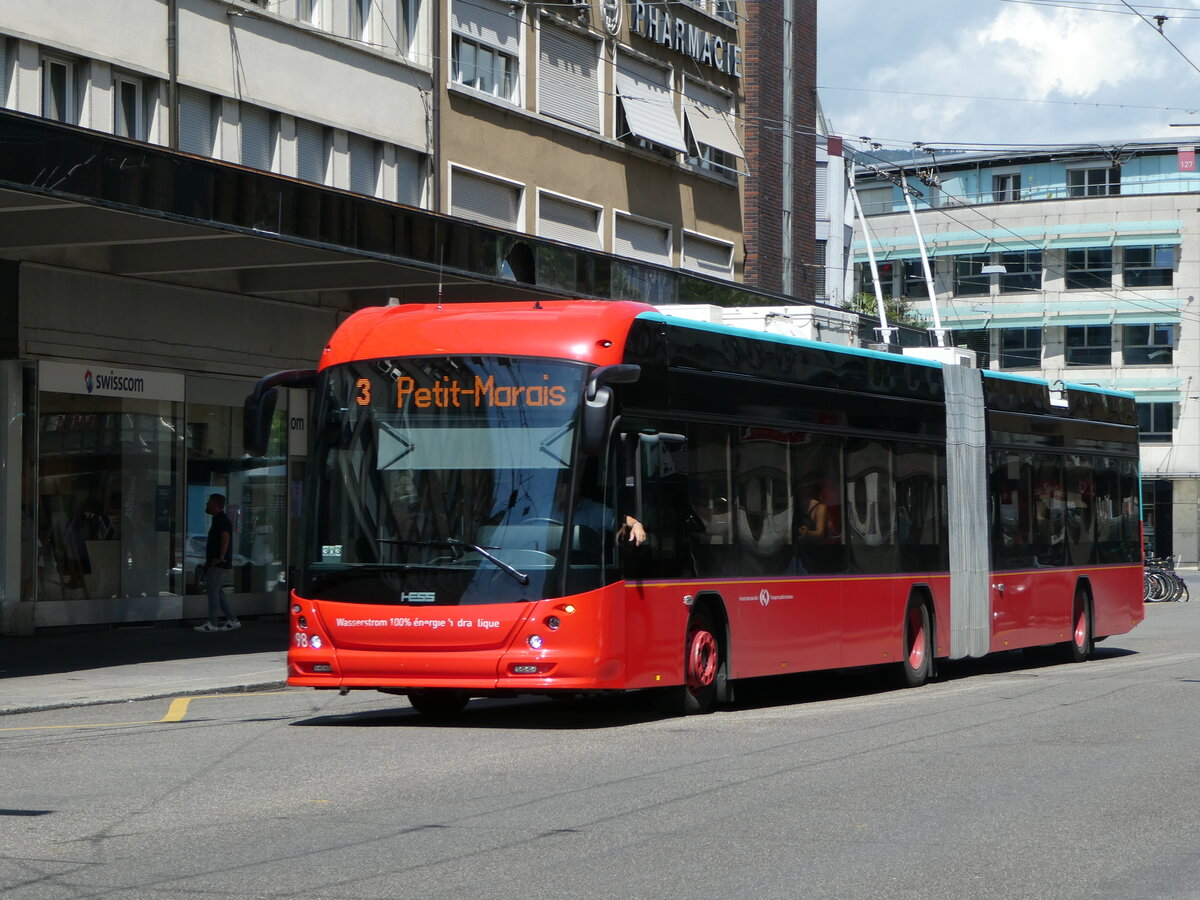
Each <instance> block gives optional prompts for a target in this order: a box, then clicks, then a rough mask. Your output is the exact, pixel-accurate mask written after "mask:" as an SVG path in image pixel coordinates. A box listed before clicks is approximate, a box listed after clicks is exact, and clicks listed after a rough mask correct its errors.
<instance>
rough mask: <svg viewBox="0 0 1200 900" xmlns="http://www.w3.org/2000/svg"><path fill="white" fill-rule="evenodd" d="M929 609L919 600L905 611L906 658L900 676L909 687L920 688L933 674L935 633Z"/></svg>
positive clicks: (909, 605) (913, 601) (915, 600)
mask: <svg viewBox="0 0 1200 900" xmlns="http://www.w3.org/2000/svg"><path fill="white" fill-rule="evenodd" d="M930 626H931V621H930V617H929V607H928V606H927V605H926V604H925V603H923V602H922V601H921V600H919V599H913V600H909V601H908V608H907V609H906V610H905V611H904V658H903V659H901V660H900V675H901V678H902V679H903V682H904V684H905V685H906V686H908V687H920V686H921V685H923V684H924V683H925V682H926V681H928V680H929V676H930V675H931V674H932V672H933V633H932V629H931V627H930Z"/></svg>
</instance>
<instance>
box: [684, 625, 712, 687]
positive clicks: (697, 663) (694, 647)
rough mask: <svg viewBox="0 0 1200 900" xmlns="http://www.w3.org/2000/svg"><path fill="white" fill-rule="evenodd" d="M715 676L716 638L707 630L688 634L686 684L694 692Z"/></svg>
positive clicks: (705, 685)
mask: <svg viewBox="0 0 1200 900" xmlns="http://www.w3.org/2000/svg"><path fill="white" fill-rule="evenodd" d="M716 677H717V639H716V638H715V637H713V636H712V632H709V631H693V632H692V633H691V634H690V635H688V658H687V686H688V690H690V691H691V692H692V693H696V692H697V691H700V690H702V689H704V688H706V687H708V686H709V685H710V684H712V683H713V681H714V680H715V679H716Z"/></svg>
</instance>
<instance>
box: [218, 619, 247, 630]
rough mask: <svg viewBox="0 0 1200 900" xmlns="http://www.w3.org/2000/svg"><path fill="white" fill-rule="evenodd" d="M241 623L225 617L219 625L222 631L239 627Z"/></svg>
mask: <svg viewBox="0 0 1200 900" xmlns="http://www.w3.org/2000/svg"><path fill="white" fill-rule="evenodd" d="M241 627H242V623H241V622H239V621H238V620H237V619H226V620H225V624H224V625H222V626H221V630H222V631H233V630H234V629H235V628H241Z"/></svg>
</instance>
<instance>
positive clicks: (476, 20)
mask: <svg viewBox="0 0 1200 900" xmlns="http://www.w3.org/2000/svg"><path fill="white" fill-rule="evenodd" d="M509 9H510V6H509V4H507V3H494V2H492V0H454V4H453V6H452V7H451V9H450V25H451V27H452V28H453V29H454V30H455V31H457V32H459V33H461V34H465V35H467V36H468V37H470V38H474V39H475V40H477V41H481V42H483V43H485V44H491V45H492V46H493V47H497V48H499V49H501V50H504V51H505V52H507V53H512V54H516V53H517V52H518V51H519V50H520V49H521V32H520V28H521V20H520V16H519V15H513V16H510V15H509Z"/></svg>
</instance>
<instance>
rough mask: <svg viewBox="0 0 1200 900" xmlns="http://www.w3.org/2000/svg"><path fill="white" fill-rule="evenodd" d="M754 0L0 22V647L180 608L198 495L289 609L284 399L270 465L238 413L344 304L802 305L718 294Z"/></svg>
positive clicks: (6, 10)
mask: <svg viewBox="0 0 1200 900" xmlns="http://www.w3.org/2000/svg"><path fill="white" fill-rule="evenodd" d="M748 5H749V4H741V3H734V2H732V0H686V2H649V0H632V2H622V3H616V2H611V0H580V2H569V0H560V2H556V3H545V4H539V3H521V2H497V0H270V2H267V0H262V2H259V0H113V2H110V3H105V4H103V5H99V4H95V3H92V2H88V0H62V2H58V3H55V4H46V3H44V2H41V0H9V2H6V3H4V4H3V5H0V134H3V136H4V144H3V146H4V149H3V150H0V310H2V312H3V315H2V316H0V319H2V324H0V396H2V397H3V398H4V402H5V405H6V408H5V413H6V415H7V416H8V419H7V421H9V422H10V423H13V426H12V427H10V428H9V429H8V430H7V432H6V435H5V439H4V442H3V443H2V444H0V472H2V473H3V478H0V516H2V517H3V521H2V522H0V533H2V534H3V538H0V631H3V632H4V633H29V632H32V631H36V630H37V629H41V628H54V627H62V626H84V627H87V626H95V625H104V624H109V625H115V624H121V623H128V622H144V621H155V620H167V621H170V620H179V619H189V618H198V617H200V616H201V615H202V614H203V600H204V598H203V595H202V593H201V592H200V588H199V584H198V567H199V565H200V564H201V563H202V562H203V535H204V533H205V531H206V530H207V527H208V520H207V518H206V516H205V515H204V512H203V509H204V499H205V497H206V496H207V495H208V494H209V493H213V492H218V493H223V494H225V495H226V496H227V497H228V500H229V505H230V511H231V514H232V518H233V520H234V523H235V548H234V549H235V573H234V578H233V592H234V602H235V606H236V608H238V610H239V612H241V613H242V614H248V615H253V614H255V613H269V612H278V611H281V610H282V609H283V608H284V598H285V596H286V589H287V585H288V583H289V566H290V559H291V557H292V547H291V544H292V542H293V540H294V538H295V535H296V534H297V529H296V527H295V526H296V523H297V516H298V514H299V502H300V499H301V495H302V492H303V478H304V471H305V453H306V446H307V444H306V439H305V435H304V433H303V427H304V420H305V413H306V411H307V398H306V396H305V395H304V394H303V392H291V393H290V394H289V396H288V397H286V398H284V400H285V402H284V403H283V404H282V406H281V409H280V410H279V412H278V414H277V416H278V418H277V425H278V428H277V433H276V438H275V441H274V444H273V446H272V448H271V452H270V454H269V456H268V457H267V458H265V459H251V458H248V457H246V456H245V454H244V453H243V452H242V447H241V443H242V442H241V427H242V426H241V403H242V400H243V398H244V396H245V395H246V393H247V392H248V390H249V387H250V385H251V384H252V383H253V380H254V379H255V378H257V377H259V376H261V375H263V374H264V373H266V372H270V371H274V370H278V369H285V368H292V367H303V366H309V365H312V364H313V362H314V360H316V359H317V358H318V356H319V353H320V350H321V347H323V346H324V343H325V340H326V339H327V337H328V335H329V334H330V333H331V332H332V331H333V329H334V328H335V327H336V325H337V323H338V321H339V320H340V319H341V318H343V317H344V316H346V315H347V314H349V313H350V312H352V311H354V310H355V309H358V308H360V307H362V306H364V305H369V304H379V303H386V302H388V301H389V299H391V298H397V299H400V300H403V301H428V300H434V299H444V300H446V301H447V302H453V301H455V300H461V299H508V298H513V297H528V296H544V297H562V296H586V297H599V298H614V299H637V300H642V301H645V302H651V303H658V304H685V305H686V304H711V305H715V306H723V307H731V306H778V305H780V304H786V303H789V302H793V301H792V298H790V297H785V296H781V295H780V294H779V293H778V291H776V292H775V293H770V292H767V291H761V290H758V289H756V288H755V287H754V285H753V283H751V284H744V283H743V279H744V270H745V265H746V263H745V259H746V252H745V247H744V241H743V233H744V229H745V221H746V220H745V216H744V214H743V208H744V207H743V202H742V196H743V190H744V181H745V174H746V171H747V166H746V163H745V156H746V151H745V149H744V147H745V146H746V139H745V135H744V128H743V122H744V120H745V118H746V108H745V96H744V95H745V91H746V88H745V85H746V84H747V82H748V73H747V61H748V59H749V58H750V56H751V54H750V51H749V50H748V48H747V46H746V41H747V39H748V25H747V18H746V16H747V10H746V8H745V7H746V6H748ZM814 5H815V4H814ZM802 53H804V54H808V56H810V57H811V56H814V55H815V44H814V43H812V42H809V43H807V44H805V45H804V46H803V48H802ZM805 65H806V66H807V67H808V68H807V69H804V66H805ZM800 68H801V70H803V71H809V70H811V69H812V65H810V64H808V63H804V65H802V66H800ZM803 77H807V76H803ZM805 90H808V92H809V93H811V82H810V83H809V84H808V85H807V87H806V88H805ZM806 121H811V117H809V118H808V119H807V120H806ZM808 156H809V157H811V154H808ZM801 217H803V213H801ZM805 228H806V233H808V234H810V235H811V232H812V223H811V217H810V218H809V219H808V221H807V223H806V225H805ZM750 281H751V282H753V279H751V280H750Z"/></svg>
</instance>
